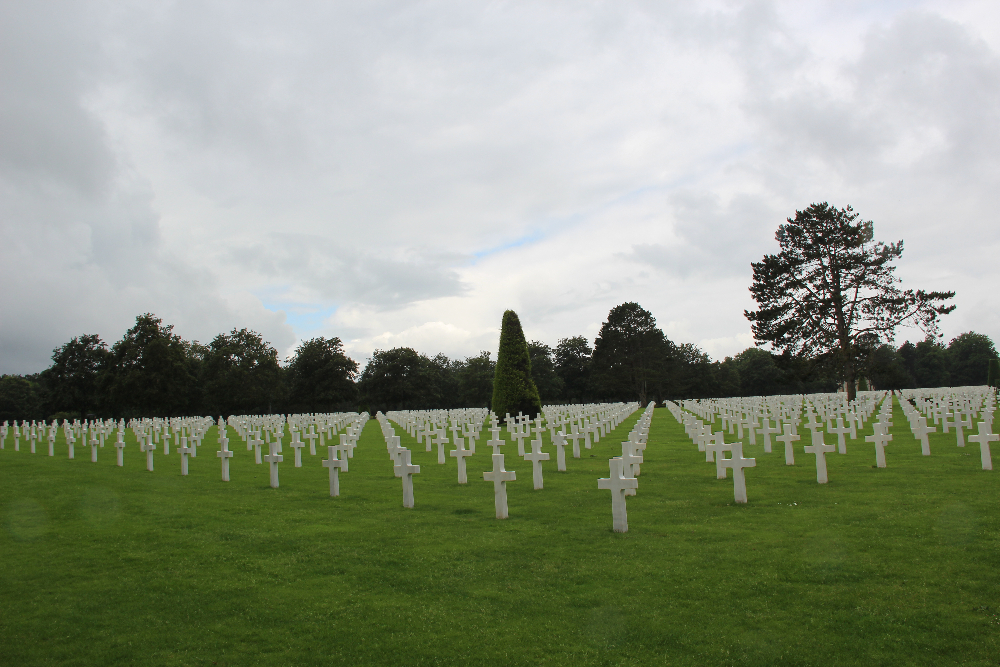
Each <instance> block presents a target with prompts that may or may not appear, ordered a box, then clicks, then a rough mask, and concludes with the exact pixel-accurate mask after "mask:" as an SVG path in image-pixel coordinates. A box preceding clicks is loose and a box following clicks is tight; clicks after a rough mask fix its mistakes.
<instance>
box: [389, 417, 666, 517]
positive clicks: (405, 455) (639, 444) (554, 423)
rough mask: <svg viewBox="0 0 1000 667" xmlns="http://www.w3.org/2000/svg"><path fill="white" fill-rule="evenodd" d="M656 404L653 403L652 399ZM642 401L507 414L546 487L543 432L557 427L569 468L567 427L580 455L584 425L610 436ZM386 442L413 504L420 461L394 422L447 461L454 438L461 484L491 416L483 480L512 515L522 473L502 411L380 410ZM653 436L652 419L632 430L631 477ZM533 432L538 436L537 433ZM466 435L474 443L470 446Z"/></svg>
mask: <svg viewBox="0 0 1000 667" xmlns="http://www.w3.org/2000/svg"><path fill="white" fill-rule="evenodd" d="M650 405H651V406H652V404H650ZM637 408H638V404H634V403H632V404H624V403H619V404H597V405H587V406H569V407H567V406H560V407H556V408H554V407H552V406H549V407H547V408H544V409H543V413H542V414H540V415H538V416H537V417H536V418H535V419H531V418H529V417H528V416H527V415H523V414H518V415H517V416H515V417H512V416H511V415H509V414H508V415H506V417H505V421H506V423H507V429H508V433H509V434H510V437H511V439H512V440H514V441H515V442H517V443H518V454H519V455H520V456H522V457H523V458H524V460H525V461H530V462H531V464H532V482H533V487H534V489H535V490H540V489H542V488H544V476H543V472H542V462H543V461H548V460H550V454H549V453H548V452H543V451H541V449H542V445H543V439H542V436H543V434H544V432H545V430H546V423H545V422H546V421H547V422H548V423H547V428H548V429H549V430H550V431H551V441H552V444H553V445H554V446H555V447H556V466H557V469H558V470H560V471H564V470H566V453H565V448H566V447H567V446H568V444H569V443H568V442H567V440H568V439H573V438H572V437H569V438H568V437H567V434H566V433H565V429H566V428H567V427H569V428H571V429H572V435H575V436H577V437H576V438H575V440H574V448H573V449H574V456H575V457H576V458H579V457H580V451H579V444H578V440H579V434H580V433H581V431H580V429H581V428H582V429H584V431H583V432H584V433H586V435H587V440H588V442H589V438H590V435H591V434H593V435H594V437H595V441H596V440H597V439H598V438H599V437H600V436H601V435H606V434H607V433H608V432H610V430H612V429H613V428H615V427H617V426H618V424H620V423H621V421H622V420H624V419H625V418H626V417H628V416H629V415H630V414H632V413H634V412H635V410H636V409H637ZM648 413H649V418H650V419H651V418H652V408H651V407H650V408H649V409H648ZM375 418H376V420H377V421H378V422H379V425H380V428H381V430H382V435H383V438H384V439H385V443H386V450H387V451H388V453H389V456H390V458H391V459H392V462H393V469H394V471H395V473H396V476H397V477H401V478H402V481H403V504H404V507H412V506H413V481H412V475H414V474H417V473H419V468H420V467H419V466H415V465H413V463H412V462H411V453H410V451H409V450H408V449H406V448H405V447H402V446H401V445H400V439H399V436H397V435H396V434H395V429H394V427H393V426H392V423H393V422H394V423H396V424H397V425H399V426H400V427H402V428H404V429H406V431H407V432H408V433H409V434H410V435H411V436H412V437H414V438H416V439H417V442H418V443H419V442H420V441H421V439H423V440H424V441H425V442H426V451H428V452H430V451H432V449H431V446H432V444H434V445H437V447H438V463H439V464H444V463H446V461H447V458H446V457H445V453H444V445H445V444H448V443H449V442H451V443H453V444H454V445H455V449H453V450H451V451H450V452H449V453H448V456H450V457H451V458H454V459H455V460H456V462H457V466H456V467H457V473H458V483H459V484H467V483H468V472H467V464H466V459H467V458H468V457H469V456H471V455H472V454H474V453H475V443H476V439H477V438H478V437H479V433H480V431H481V430H482V427H483V425H484V423H485V421H486V420H487V419H488V420H489V422H490V428H489V430H490V432H491V433H492V438H491V439H490V440H488V441H487V442H486V444H487V446H489V447H491V448H492V449H493V454H492V460H493V470H490V471H486V472H484V473H483V479H484V480H485V481H488V482H493V485H494V506H495V509H496V516H497V518H498V519H506V518H507V517H508V506H507V488H506V485H507V482H510V481H515V480H516V479H517V475H516V473H515V472H514V471H511V470H506V468H505V461H504V454H503V453H502V452H500V448H501V447H502V446H503V445H505V444H506V441H504V440H503V439H501V437H500V432H501V430H502V429H501V427H500V426H499V420H498V418H497V417H496V415H493V414H492V413H491V412H489V411H488V410H485V409H473V410H462V411H414V410H410V411H390V412H389V413H388V414H386V415H383V414H382V413H381V412H379V413H378V414H377V415H376V417H375ZM448 422H450V423H451V439H450V440H449V438H448V437H447V433H446V431H445V428H444V425H445V424H447V423H448ZM647 435H648V420H647V423H646V426H645V428H644V429H643V428H641V427H640V425H637V427H636V428H634V429H633V433H632V434H630V438H629V441H628V442H626V443H623V445H622V454H623V456H622V457H619V458H618V460H619V461H621V460H622V459H624V461H625V465H626V468H625V469H624V471H623V473H622V474H625V475H626V476H627V477H628V478H633V472H632V470H633V467H634V469H635V472H636V473H638V463H641V461H642V457H641V454H640V453H639V452H641V449H642V448H643V447H645V437H646V436H647ZM532 436H534V437H533V438H532ZM466 439H467V440H468V442H469V447H468V448H466V447H465V441H466ZM526 439H527V440H528V441H529V447H530V450H529V451H525V449H524V441H525V440H526Z"/></svg>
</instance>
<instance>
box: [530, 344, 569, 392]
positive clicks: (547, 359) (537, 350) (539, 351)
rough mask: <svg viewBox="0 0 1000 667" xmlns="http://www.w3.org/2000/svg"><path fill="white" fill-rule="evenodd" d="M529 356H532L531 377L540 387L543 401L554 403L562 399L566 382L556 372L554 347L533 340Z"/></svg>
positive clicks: (539, 390)
mask: <svg viewBox="0 0 1000 667" xmlns="http://www.w3.org/2000/svg"><path fill="white" fill-rule="evenodd" d="M528 356H529V357H531V379H532V380H534V381H535V386H536V387H538V395H539V396H540V397H541V399H542V403H543V404H546V403H552V402H555V401H558V400H560V399H562V396H563V389H564V383H563V381H562V378H560V377H559V375H558V374H557V373H556V365H555V361H554V360H553V350H552V348H551V347H549V346H548V345H546V344H545V343H542V342H540V341H537V340H533V341H531V342H530V343H528Z"/></svg>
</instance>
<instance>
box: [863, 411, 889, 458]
mask: <svg viewBox="0 0 1000 667" xmlns="http://www.w3.org/2000/svg"><path fill="white" fill-rule="evenodd" d="M874 427H875V433H874V434H872V435H866V436H865V441H866V442H873V443H875V465H876V466H878V467H879V468H884V467H885V446H886V445H888V444H889V441H890V440H892V436H891V435H889V433H887V432H886V429H887V427H886V425H885V424H883V423H880V422H876V423H875V424H874Z"/></svg>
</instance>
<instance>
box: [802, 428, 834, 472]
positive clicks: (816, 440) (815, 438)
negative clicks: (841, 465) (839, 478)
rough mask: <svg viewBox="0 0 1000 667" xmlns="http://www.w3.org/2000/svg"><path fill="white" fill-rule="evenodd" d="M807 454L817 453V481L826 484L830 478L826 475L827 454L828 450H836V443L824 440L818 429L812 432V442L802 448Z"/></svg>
mask: <svg viewBox="0 0 1000 667" xmlns="http://www.w3.org/2000/svg"><path fill="white" fill-rule="evenodd" d="M802 449H803V450H805V453H806V454H815V455H816V481H817V482H819V483H820V484H826V483H827V482H828V481H829V480H828V479H827V475H826V455H827V453H828V452H834V451H836V449H837V447H836V446H835V445H828V444H826V443H824V442H823V433H822V432H821V431H818V430H816V429H813V432H812V444H811V445H806V446H805V447H803V448H802Z"/></svg>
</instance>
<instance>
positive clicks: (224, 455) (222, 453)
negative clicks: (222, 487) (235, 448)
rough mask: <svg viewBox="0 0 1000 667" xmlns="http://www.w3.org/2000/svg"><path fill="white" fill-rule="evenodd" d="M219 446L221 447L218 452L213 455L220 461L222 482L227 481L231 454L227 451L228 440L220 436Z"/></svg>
mask: <svg viewBox="0 0 1000 667" xmlns="http://www.w3.org/2000/svg"><path fill="white" fill-rule="evenodd" d="M219 445H220V446H221V447H222V449H220V450H219V451H217V452H216V453H215V455H216V456H218V457H219V458H220V459H221V460H222V481H223V482H228V481H229V459H230V458H232V456H233V453H232V452H231V451H229V438H227V437H225V436H221V437H220V438H219Z"/></svg>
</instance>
